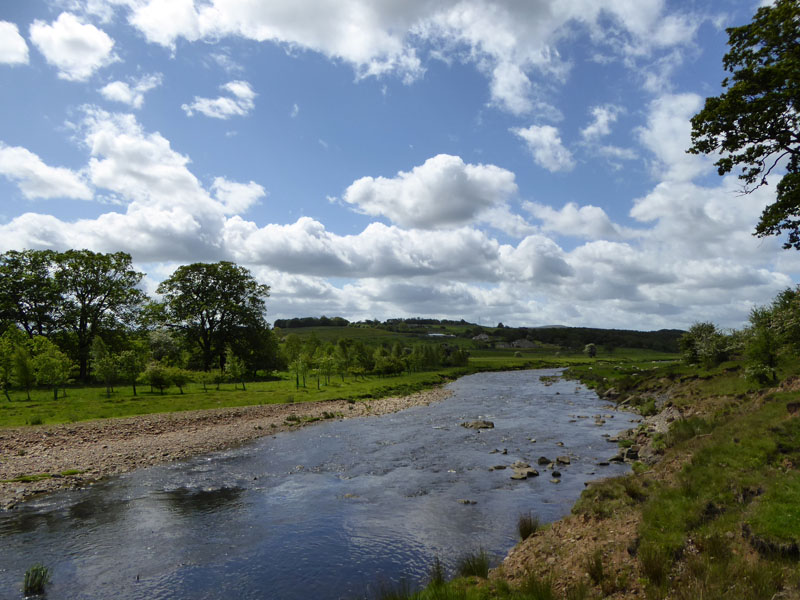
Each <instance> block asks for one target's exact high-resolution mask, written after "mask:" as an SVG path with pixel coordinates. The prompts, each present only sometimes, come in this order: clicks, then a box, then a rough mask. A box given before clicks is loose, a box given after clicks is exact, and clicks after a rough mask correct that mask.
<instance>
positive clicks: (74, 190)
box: [0, 142, 92, 200]
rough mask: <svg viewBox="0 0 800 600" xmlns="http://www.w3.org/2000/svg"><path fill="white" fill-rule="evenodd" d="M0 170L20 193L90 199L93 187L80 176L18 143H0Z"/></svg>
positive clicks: (24, 194)
mask: <svg viewBox="0 0 800 600" xmlns="http://www.w3.org/2000/svg"><path fill="white" fill-rule="evenodd" d="M0 173H2V174H3V175H5V176H6V177H8V178H9V179H11V180H12V181H14V182H15V183H16V184H17V185H18V186H19V189H20V191H22V195H23V196H25V197H26V198H28V199H29V200H33V199H36V198H77V199H80V200H89V199H91V198H92V190H91V189H89V186H88V185H86V183H85V182H84V181H83V179H82V178H81V176H80V175H79V174H78V173H76V172H74V171H72V170H70V169H67V168H64V167H51V166H49V165H47V164H45V163H44V161H42V159H41V158H39V157H38V156H37V155H36V154H34V153H33V152H31V151H30V150H28V149H26V148H21V147H19V146H6V145H5V144H3V143H2V142H0Z"/></svg>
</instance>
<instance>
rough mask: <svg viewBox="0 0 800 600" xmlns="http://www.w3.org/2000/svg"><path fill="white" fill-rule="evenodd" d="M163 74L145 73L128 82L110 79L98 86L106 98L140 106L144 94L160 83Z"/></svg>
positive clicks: (142, 102)
mask: <svg viewBox="0 0 800 600" xmlns="http://www.w3.org/2000/svg"><path fill="white" fill-rule="evenodd" d="M162 80H163V76H162V75H161V73H153V74H152V75H145V76H143V77H140V78H139V79H134V80H132V81H131V82H130V83H127V82H125V81H112V82H111V83H109V84H107V85H104V86H103V87H102V88H100V93H101V94H102V96H103V97H104V98H105V99H106V100H111V101H113V102H121V103H123V104H127V105H128V106H130V107H132V108H136V109H139V108H142V106H143V105H144V95H145V94H146V93H147V92H149V91H150V90H152V89H154V88H157V87H158V86H160V85H161V82H162Z"/></svg>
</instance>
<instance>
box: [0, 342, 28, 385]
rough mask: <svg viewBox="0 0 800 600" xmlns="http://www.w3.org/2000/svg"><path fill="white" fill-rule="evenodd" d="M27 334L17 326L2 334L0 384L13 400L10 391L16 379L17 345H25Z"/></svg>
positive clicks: (0, 343) (0, 344)
mask: <svg viewBox="0 0 800 600" xmlns="http://www.w3.org/2000/svg"><path fill="white" fill-rule="evenodd" d="M24 343H25V334H24V333H22V331H21V330H20V329H17V328H16V327H10V328H8V329H7V330H6V331H5V332H3V335H2V336H0V386H2V388H3V394H4V395H5V397H6V400H11V396H10V395H9V393H8V391H9V390H10V389H11V384H12V382H13V381H14V369H15V360H14V357H15V352H16V349H17V346H21V345H24Z"/></svg>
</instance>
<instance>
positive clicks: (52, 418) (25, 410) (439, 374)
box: [0, 327, 661, 427]
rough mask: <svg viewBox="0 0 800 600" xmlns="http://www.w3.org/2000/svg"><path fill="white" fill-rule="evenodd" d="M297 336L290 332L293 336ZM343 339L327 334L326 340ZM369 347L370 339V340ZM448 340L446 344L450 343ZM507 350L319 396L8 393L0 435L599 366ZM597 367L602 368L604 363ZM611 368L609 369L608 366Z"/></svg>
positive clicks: (271, 389) (287, 392) (285, 381)
mask: <svg viewBox="0 0 800 600" xmlns="http://www.w3.org/2000/svg"><path fill="white" fill-rule="evenodd" d="M325 329H330V330H336V329H344V330H346V332H348V333H350V332H362V331H366V333H365V334H364V335H365V336H367V337H369V335H377V334H376V333H375V332H379V333H380V334H388V335H389V336H392V335H397V334H391V333H390V332H385V331H382V330H375V331H372V330H362V329H359V328H349V327H348V328H335V327H333V328H317V329H315V330H314V331H315V332H316V333H317V334H318V335H319V334H320V333H321V332H323V331H324V330H325ZM294 331H295V330H292V332H294ZM341 333H342V332H338V333H337V332H335V331H331V332H330V334H331V335H332V336H334V337H335V336H337V335H340V334H341ZM370 339H374V338H370ZM448 339H450V338H448ZM513 354H514V351H513V350H508V351H506V350H501V351H488V350H481V351H475V352H474V353H473V355H472V356H471V357H470V361H469V365H468V366H467V367H458V368H442V369H439V370H437V371H429V372H423V373H406V374H403V375H400V376H396V377H377V376H369V377H367V378H366V379H360V380H358V381H356V380H355V379H353V378H352V377H347V378H345V381H342V380H341V378H340V377H338V376H334V377H332V379H331V381H330V383H329V384H327V385H325V384H324V383H322V384H321V385H320V389H319V390H318V389H317V383H316V379H314V378H311V377H309V378H307V380H306V387H300V389H296V385H295V379H294V376H293V374H291V373H288V372H284V373H280V374H279V376H278V378H277V379H276V380H273V381H258V382H248V383H247V390H246V391H244V390H241V389H235V387H236V386H234V384H232V383H224V384H221V385H220V389H219V390H217V389H216V386H215V385H214V384H212V385H207V391H204V390H203V385H202V384H201V383H189V384H187V385H186V386H185V387H184V389H183V392H184V393H183V394H181V393H179V390H178V388H176V387H170V388H167V389H166V390H165V393H164V394H161V393H159V392H158V391H157V390H156V391H150V388H149V387H148V386H144V385H138V386H137V392H138V395H137V396H134V395H133V391H132V388H131V387H130V386H125V385H119V386H117V387H115V388H114V392H113V393H112V394H111V395H110V397H107V395H106V388H105V386H84V387H72V388H67V390H66V397H64V396H63V394H60V395H59V398H58V400H54V399H53V394H52V391H51V390H49V389H41V390H32V391H31V399H30V401H29V400H27V399H26V394H25V392H24V391H21V390H12V391H11V398H12V400H11V401H10V402H9V401H7V400H5V399H3V398H0V427H14V426H24V425H33V424H37V425H38V424H58V423H70V422H77V421H88V420H93V419H106V418H113V417H128V416H135V415H144V414H151V413H164V412H180V411H187V410H201V409H208V408H227V407H234V406H251V405H260V404H283V403H292V402H295V403H299V402H319V401H325V400H348V401H360V400H368V399H372V398H383V397H387V396H400V395H407V394H412V393H414V392H417V391H420V390H423V389H427V388H431V387H434V386H436V385H439V384H441V383H444V382H447V381H449V380H452V379H455V378H457V377H460V376H462V375H466V374H469V373H476V372H481V371H500V370H513V369H532V368H545V367H559V366H570V365H572V366H575V365H584V366H591V365H593V364H597V363H596V362H595V361H589V359H586V357H584V356H582V355H579V354H578V355H575V356H573V357H569V356H556V355H554V354H552V352H551V353H550V354H542V353H541V352H539V351H538V350H535V349H534V350H523V351H522V356H521V357H515V356H514V355H513ZM618 356H619V361H620V364H625V361H627V360H628V357H629V356H638V357H639V358H642V359H643V358H647V359H650V358H652V357H654V356H661V354H659V353H650V352H647V351H626V352H622V351H618ZM603 364H607V363H606V362H604V363H603ZM608 364H610V363H608Z"/></svg>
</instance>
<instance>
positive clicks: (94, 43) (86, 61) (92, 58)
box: [30, 12, 119, 81]
mask: <svg viewBox="0 0 800 600" xmlns="http://www.w3.org/2000/svg"><path fill="white" fill-rule="evenodd" d="M30 36H31V41H32V42H33V43H34V45H35V46H36V47H37V48H38V49H39V51H40V52H41V53H42V54H43V55H44V57H45V59H46V60H47V62H48V63H50V64H51V65H53V66H55V67H56V68H58V76H59V77H60V78H61V79H66V80H68V81H85V80H86V79H89V77H91V76H92V74H94V72H95V71H96V70H97V69H100V68H101V67H105V66H107V65H110V64H111V63H113V62H116V61H118V60H119V58H118V57H117V56H116V55H115V54H114V53H113V48H114V40H112V39H111V38H110V37H109V36H108V34H107V33H106V32H104V31H103V30H102V29H98V28H97V27H95V26H94V25H91V24H88V23H87V24H84V23H81V22H80V21H79V20H78V18H77V17H75V15H73V14H70V13H67V12H62V13H61V14H60V15H59V16H58V19H56V20H55V21H53V23H52V25H48V24H47V23H45V22H43V21H39V20H36V21H34V22H33V23H32V24H31V27H30Z"/></svg>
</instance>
